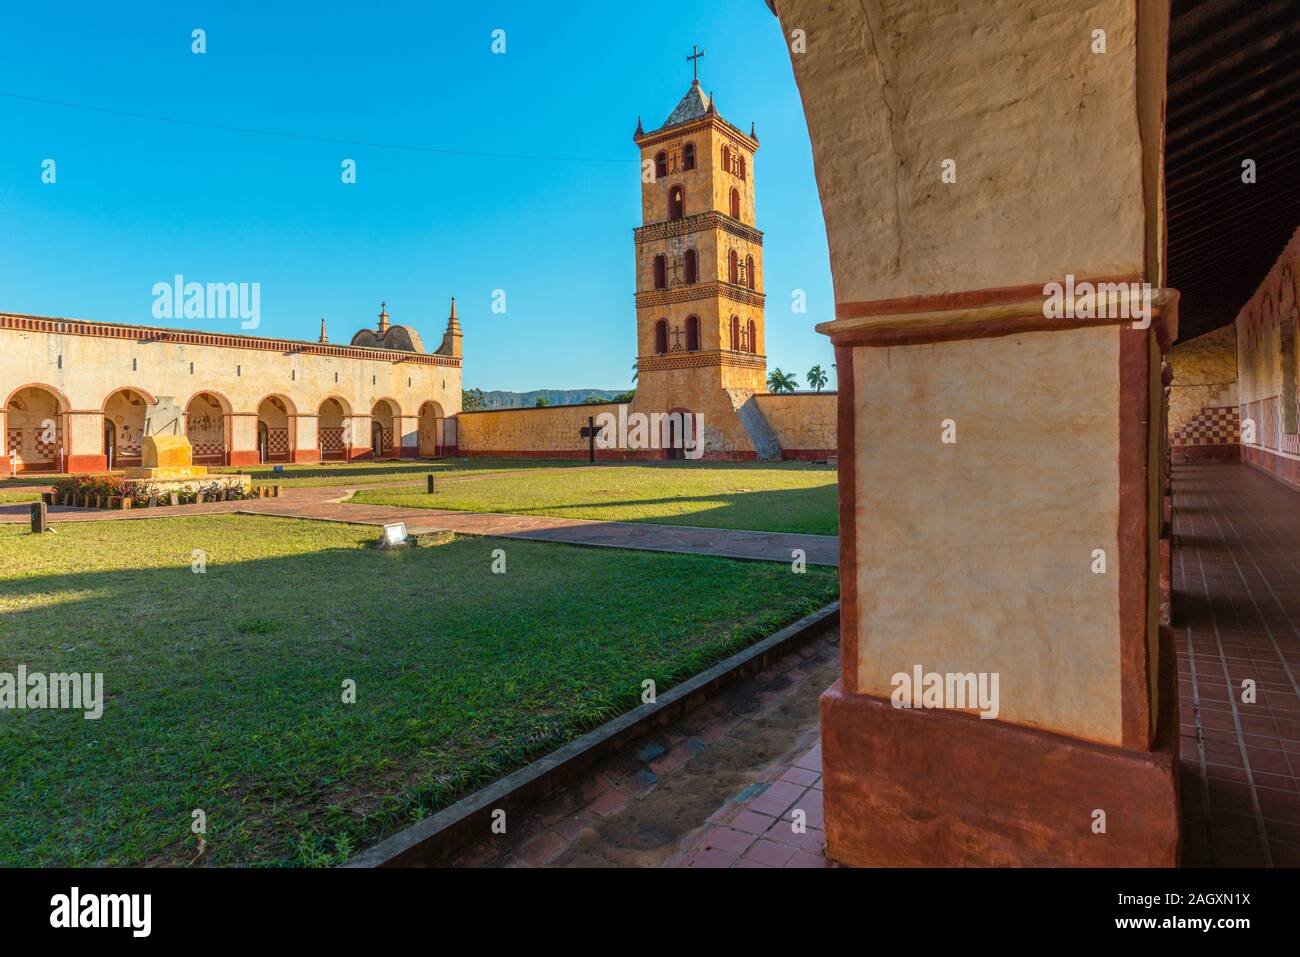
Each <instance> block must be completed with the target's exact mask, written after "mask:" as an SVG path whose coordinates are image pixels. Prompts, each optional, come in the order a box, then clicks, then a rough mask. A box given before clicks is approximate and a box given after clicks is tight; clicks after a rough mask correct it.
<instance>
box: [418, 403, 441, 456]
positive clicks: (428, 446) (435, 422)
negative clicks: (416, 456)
mask: <svg viewBox="0 0 1300 957" xmlns="http://www.w3.org/2000/svg"><path fill="white" fill-rule="evenodd" d="M445 429H446V421H445V419H444V418H443V415H442V406H440V405H439V404H438V403H437V402H426V403H424V405H422V406H420V423H419V453H420V456H421V457H422V458H434V457H437V456H439V455H442V454H443V451H442V450H443V447H444V446H446V444H447V436H446V434H445Z"/></svg>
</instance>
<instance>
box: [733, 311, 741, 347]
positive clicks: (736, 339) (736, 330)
mask: <svg viewBox="0 0 1300 957" xmlns="http://www.w3.org/2000/svg"><path fill="white" fill-rule="evenodd" d="M731 351H732V352H739V351H740V317H739V316H732V317H731Z"/></svg>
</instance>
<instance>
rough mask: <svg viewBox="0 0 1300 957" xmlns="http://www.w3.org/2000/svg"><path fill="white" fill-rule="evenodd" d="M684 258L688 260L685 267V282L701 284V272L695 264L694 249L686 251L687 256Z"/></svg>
mask: <svg viewBox="0 0 1300 957" xmlns="http://www.w3.org/2000/svg"><path fill="white" fill-rule="evenodd" d="M683 258H684V259H685V260H686V263H685V267H684V272H685V273H686V277H685V281H686V282H687V283H692V282H699V281H700V271H699V267H698V266H697V264H696V262H695V250H694V249H688V250H686V255H685V256H684V257H683Z"/></svg>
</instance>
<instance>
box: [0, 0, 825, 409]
mask: <svg viewBox="0 0 1300 957" xmlns="http://www.w3.org/2000/svg"><path fill="white" fill-rule="evenodd" d="M652 10H653V8H652V7H645V6H644V5H640V4H607V3H596V2H576V3H573V4H567V5H565V4H561V5H555V4H538V3H475V4H462V3H448V2H432V3H430V2H422V3H371V4H355V3H336V2H333V0H330V2H321V3H312V4H308V3H302V4H297V3H292V4H291V3H266V2H246V0H222V2H208V3H187V2H176V0H171V2H167V3H130V4H126V5H118V4H105V3H102V2H96V3H64V4H36V3H31V4H5V5H4V7H3V8H2V9H0V94H10V95H0V130H3V131H4V135H3V143H4V148H3V149H0V310H4V311H10V312H23V313H35V314H42V315H60V316H73V317H78V318H85V319H92V320H99V321H107V322H140V323H156V322H157V321H156V320H154V319H153V316H152V311H151V310H152V305H153V296H152V292H151V290H152V287H153V285H154V284H155V283H157V282H169V281H170V280H171V278H172V276H173V275H175V274H176V273H182V274H183V275H184V276H185V277H186V279H187V280H193V281H198V282H258V283H260V284H261V315H262V321H261V326H260V327H259V328H258V329H257V330H256V334H258V335H268V336H283V337H288V338H296V339H303V338H309V339H314V338H315V337H316V335H317V333H318V330H319V322H320V318H321V317H322V316H324V317H325V318H326V320H327V322H328V324H329V332H330V338H331V339H332V340H333V341H347V340H348V339H350V338H351V336H352V333H353V332H355V331H356V329H358V328H360V327H361V326H363V325H373V323H374V322H375V315H376V313H377V312H378V308H379V302H380V300H381V299H386V300H387V302H388V311H389V313H390V315H391V318H392V321H394V322H401V323H407V324H410V325H413V326H415V328H416V329H417V330H418V331H419V332H420V333H421V335H422V336H423V337H424V339H425V342H426V344H427V345H428V346H429V347H430V348H436V345H437V343H438V341H439V340H440V338H441V334H442V329H443V327H444V325H445V321H446V316H447V308H448V301H449V298H450V296H452V295H455V296H456V297H457V301H458V306H459V312H460V316H461V323H462V326H463V327H464V331H465V384H466V386H467V387H471V386H478V387H481V388H484V389H516V390H521V391H522V390H527V389H535V388H611V389H617V388H624V387H627V386H628V385H630V378H631V365H632V359H633V357H634V354H635V339H634V335H635V333H634V310H633V298H632V297H633V284H634V276H633V248H632V228H633V227H634V226H636V225H638V223H639V215H640V204H639V203H640V201H639V180H638V173H639V167H638V165H637V152H636V148H635V147H634V146H633V144H632V141H631V137H632V132H633V130H634V129H635V128H636V120H637V116H638V114H640V115H641V116H642V117H643V119H644V123H645V127H646V129H652V128H653V127H656V126H658V125H660V124H661V123H662V122H663V120H664V118H665V117H666V116H667V115H668V113H669V112H670V111H671V110H672V108H673V107H674V106H675V105H676V103H677V101H678V99H680V98H681V96H682V94H683V93H685V92H686V89H687V87H688V86H689V85H690V79H691V70H690V65H689V64H688V63H687V62H686V61H685V59H684V58H685V56H686V54H688V53H689V52H690V49H691V45H692V44H693V43H698V44H699V45H700V46H701V47H702V48H703V49H704V50H706V51H707V52H706V55H705V57H704V58H703V59H702V60H701V61H700V79H701V83H702V84H703V86H704V88H705V89H706V90H712V91H713V92H714V94H715V95H716V97H717V104H718V109H719V111H720V112H721V113H722V114H723V115H724V116H725V117H726V118H727V119H729V120H730V121H731V122H732V123H734V124H735V125H737V126H739V127H741V128H743V129H746V130H748V129H749V124H750V121H751V120H753V121H756V122H757V124H758V135H759V139H760V141H761V144H762V145H761V148H760V150H759V153H758V157H757V160H756V163H755V171H754V172H755V183H756V186H757V189H758V226H759V228H760V229H762V230H764V232H765V233H766V238H765V268H766V280H767V296H768V298H767V347H768V349H767V351H768V364H769V367H771V366H780V367H781V368H782V369H785V370H787V371H794V372H797V373H798V374H799V377H800V379H801V380H802V378H803V374H804V373H805V372H806V371H807V370H808V368H809V367H810V366H812V365H813V364H815V363H820V364H821V365H822V366H823V367H824V368H826V369H827V371H828V372H829V371H831V369H830V365H831V361H832V355H831V349H830V345H829V343H828V342H827V340H826V339H825V337H823V336H821V335H819V334H818V333H816V332H814V331H813V325H814V324H815V323H817V322H821V321H824V320H826V319H830V318H832V316H833V311H834V310H833V302H832V293H831V280H830V270H829V266H828V258H827V252H826V235H825V229H824V225H823V221H822V215H821V207H820V204H819V202H818V199H817V187H816V182H815V180H814V177H813V169H812V157H811V150H810V147H809V143H808V133H807V128H806V125H805V123H804V119H803V114H802V111H801V106H800V102H799V97H798V92H797V90H796V88H795V84H794V78H793V74H792V71H791V67H790V62H789V56H788V54H787V53H786V50H785V47H784V45H783V40H782V36H781V32H780V28H779V25H778V23H777V20H776V18H775V17H773V16H772V15H771V13H770V12H769V11H768V9H767V7H766V5H765V4H764V3H763V2H762V0H722V2H709V3H696V4H681V5H677V6H674V7H672V8H671V9H670V10H668V9H666V8H665V10H663V11H661V12H660V13H654V12H651V11H652ZM195 28H202V29H204V30H205V31H206V33H207V52H206V53H205V54H203V55H195V54H194V53H192V52H191V49H190V47H191V42H192V41H191V31H192V30H193V29H195ZM495 29H502V30H505V31H506V32H505V38H506V52H505V54H503V55H497V54H493V53H492V51H491V42H492V31H493V30H495ZM15 95H16V96H17V97H27V98H36V99H39V100H45V101H58V102H61V103H70V104H79V105H81V106H86V107H96V108H98V109H100V110H114V111H120V112H125V113H138V114H149V115H151V116H159V117H168V118H173V119H184V120H190V121H194V122H195V123H201V124H215V125H218V126H227V127H241V128H251V129H259V130H270V131H276V132H280V133H293V134H301V135H302V136H305V137H315V138H321V139H334V140H344V141H350V142H352V143H360V142H364V143H368V144H388V145H349V144H347V143H337V142H321V141H319V140H318V139H295V138H288V137H281V136H264V135H258V134H254V133H248V132H237V131H232V130H225V129H213V128H208V127H206V126H200V125H185V124H179V123H172V122H159V121H156V120H150V119H140V118H135V117H129V116H123V115H118V114H115V113H107V112H95V111H91V110H86V109H76V108H71V107H68V106H61V105H53V104H52V103H49V102H33V100H32V99H19V98H16V97H15ZM395 146H414V147H421V148H422V149H420V150H411V149H398V148H393V147H395ZM432 150H446V151H455V152H435V151H432ZM465 154H477V155H465ZM484 154H493V155H484ZM47 158H52V159H54V160H55V162H56V163H57V182H56V183H55V184H53V185H49V184H44V183H42V182H41V164H42V162H43V161H44V160H45V159H47ZM345 158H350V159H354V160H355V161H356V163H357V183H356V184H355V185H343V184H342V183H341V181H340V172H341V163H342V161H343V160H344V159H345ZM495 289H503V290H505V292H506V306H507V312H506V314H505V315H499V314H494V313H492V312H491V308H490V307H491V302H492V298H491V297H492V293H493V290H495ZM794 289H802V290H805V291H806V293H807V308H808V311H807V313H806V314H802V315H796V314H793V313H792V312H791V308H790V302H791V292H792V290H794ZM173 324H175V325H181V326H185V327H197V328H208V329H213V330H227V331H232V332H239V331H241V330H240V329H239V328H238V322H237V320H191V321H182V322H176V323H173Z"/></svg>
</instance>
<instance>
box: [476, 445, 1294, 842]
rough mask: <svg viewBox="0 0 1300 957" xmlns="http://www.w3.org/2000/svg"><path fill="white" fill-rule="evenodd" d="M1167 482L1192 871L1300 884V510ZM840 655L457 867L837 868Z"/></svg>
mask: <svg viewBox="0 0 1300 957" xmlns="http://www.w3.org/2000/svg"><path fill="white" fill-rule="evenodd" d="M1174 481H1175V502H1176V505H1175V520H1174V532H1175V536H1176V538H1175V542H1174V549H1173V573H1174V588H1175V594H1174V621H1173V625H1174V628H1175V630H1176V633H1177V635H1178V659H1179V662H1178V663H1179V672H1180V692H1181V702H1180V706H1181V707H1180V719H1181V723H1182V728H1181V730H1182V742H1181V751H1182V799H1183V818H1184V824H1183V844H1184V850H1183V861H1184V864H1186V865H1188V866H1207V865H1214V866H1268V865H1272V866H1277V867H1283V866H1300V785H1298V783H1297V778H1298V777H1300V686H1297V677H1298V676H1300V493H1297V492H1294V491H1291V490H1290V489H1288V488H1286V487H1285V486H1282V485H1280V484H1278V483H1277V482H1275V481H1273V480H1272V479H1270V478H1268V477H1266V476H1264V475H1261V474H1260V473H1258V472H1256V471H1254V470H1252V469H1251V468H1249V467H1248V466H1245V465H1239V464H1213V465H1197V466H1179V467H1176V468H1175V473H1174ZM837 647H838V645H837V643H836V641H835V635H834V634H833V633H831V634H828V635H825V636H824V637H823V638H822V639H820V640H819V641H816V642H814V643H813V644H812V645H811V646H809V647H807V648H805V649H804V650H803V651H802V652H801V653H795V654H792V655H788V656H787V657H786V658H784V659H781V660H779V661H778V662H776V663H775V664H774V665H773V666H771V667H770V668H768V669H767V670H766V671H764V672H761V673H760V674H758V675H755V676H753V677H752V678H749V679H747V680H746V681H744V682H742V683H741V684H740V685H738V686H736V687H735V688H734V689H733V690H732V691H730V692H728V693H727V694H725V695H723V696H722V697H720V698H718V699H716V700H714V701H713V702H710V703H709V704H707V705H705V706H703V707H702V708H700V709H698V710H696V711H694V712H692V713H690V714H688V715H686V716H685V717H684V718H682V719H681V720H680V721H679V722H678V723H677V724H675V725H672V726H669V727H668V728H667V729H665V730H664V731H663V732H661V733H660V734H659V735H657V736H655V737H653V738H650V739H647V740H641V741H637V742H633V743H632V744H631V745H630V746H628V747H627V748H626V749H624V751H623V752H621V753H619V754H616V755H615V756H613V757H612V758H610V759H608V760H607V761H606V762H605V763H604V764H603V765H601V766H599V767H597V768H596V769H595V770H594V771H593V773H592V774H591V775H590V776H589V777H588V778H587V780H585V781H582V782H580V783H579V784H578V785H577V786H575V787H574V788H572V789H570V790H569V791H568V792H566V793H565V794H563V795H560V796H559V797H557V798H553V799H551V800H550V801H549V802H546V803H545V804H543V805H541V806H539V807H538V808H536V809H535V811H534V813H532V814H530V815H529V816H528V819H527V820H525V821H523V822H520V825H519V827H518V830H517V831H516V832H515V833H514V834H512V835H510V836H503V837H500V838H492V839H488V840H485V841H484V842H482V843H481V844H479V845H477V846H475V847H474V848H471V849H470V850H469V851H467V852H466V853H465V854H464V855H462V857H461V858H460V859H459V860H458V861H457V863H458V864H462V865H470V864H486V865H505V866H539V865H541V866H545V865H549V866H572V865H576V866H584V865H585V866H591V865H596V866H600V865H634V866H670V867H671V866H683V867H745V868H749V867H825V866H828V861H827V859H826V857H825V853H824V845H823V831H822V804H821V793H822V792H821V751H820V746H819V744H818V723H817V698H818V696H819V695H820V693H821V692H822V691H823V690H824V689H825V688H826V687H827V686H828V685H829V684H830V683H831V682H832V681H833V680H834V678H835V676H836V673H837V670H838V665H839V661H838V655H837V653H836V651H837ZM1247 679H1250V680H1253V681H1254V682H1255V687H1256V697H1255V700H1254V702H1253V703H1247V702H1246V701H1244V700H1243V697H1242V682H1243V681H1245V680H1247ZM1229 688H1231V689H1232V693H1231V694H1229ZM796 812H802V814H796ZM796 821H798V822H799V826H796Z"/></svg>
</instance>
